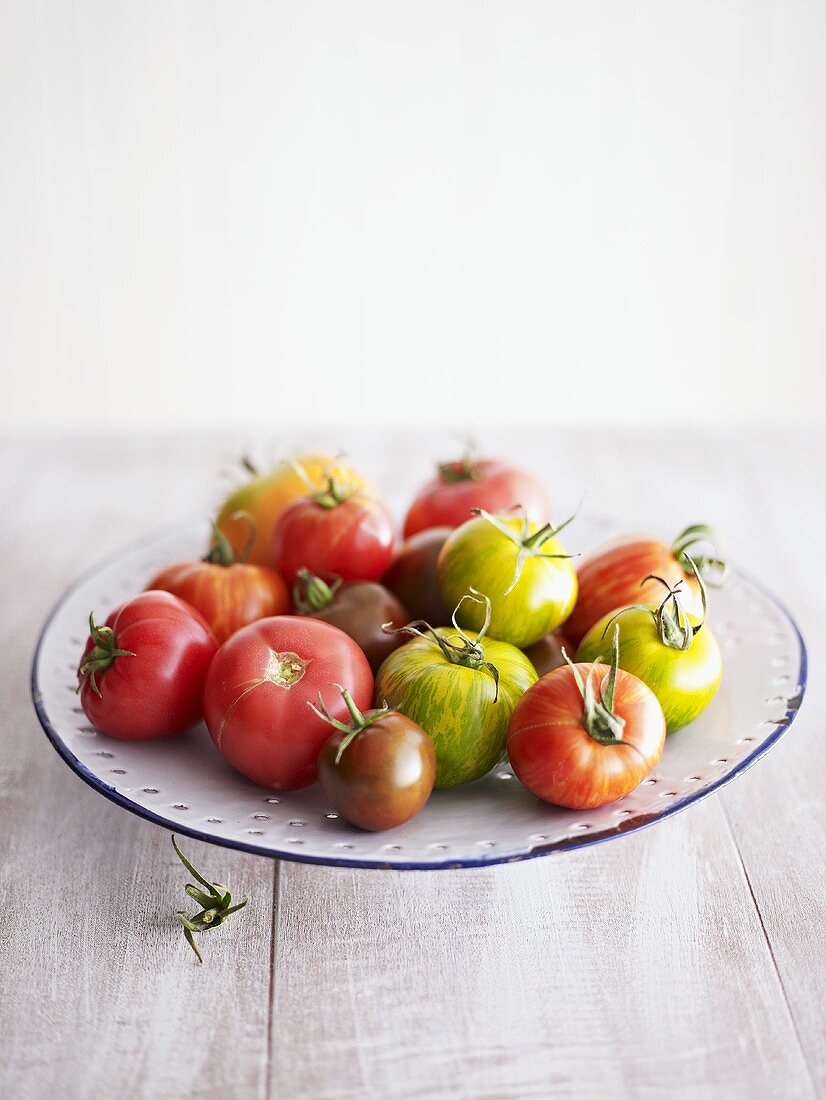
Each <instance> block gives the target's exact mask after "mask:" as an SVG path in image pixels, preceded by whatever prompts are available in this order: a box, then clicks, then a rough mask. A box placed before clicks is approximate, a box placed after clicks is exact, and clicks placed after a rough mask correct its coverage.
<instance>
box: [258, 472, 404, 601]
mask: <svg viewBox="0 0 826 1100" xmlns="http://www.w3.org/2000/svg"><path fill="white" fill-rule="evenodd" d="M393 544H394V532H393V521H392V519H391V517H390V513H389V512H388V511H387V509H386V508H385V506H384V505H383V504H382V503H381V501H379V500H377V499H376V498H375V497H369V496H367V495H365V494H364V493H353V494H352V495H351V496H349V497H347V498H346V499H345V500H343V501H341V503H339V504H336V505H335V506H334V507H325V506H324V505H323V504H320V503H319V502H318V501H317V500H315V499H314V498H313V497H304V498H302V499H301V500H298V501H296V502H295V503H294V504H291V505H290V507H289V508H287V510H286V511H285V512H284V513H283V515H282V516H281V518H280V519H279V521H278V523H277V524H276V528H275V536H274V540H273V555H274V558H275V563H276V566H277V568H278V571H279V572H280V573H281V575H282V576H283V578H284V580H285V581H286V582H287V584H289V585H293V584H295V580H296V577H297V575H298V570H299V569H309V570H310V572H311V573H321V574H324V573H335V574H337V575H338V576H340V577H341V578H342V579H343V580H345V581H357V580H368V581H372V580H378V579H379V577H380V576H381V575H382V573H384V571H385V570H386V569H387V567H388V565H389V564H390V561H391V559H392V557H393Z"/></svg>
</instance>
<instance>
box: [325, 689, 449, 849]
mask: <svg viewBox="0 0 826 1100" xmlns="http://www.w3.org/2000/svg"><path fill="white" fill-rule="evenodd" d="M342 697H343V698H344V702H345V703H346V704H347V707H348V708H349V711H350V721H349V722H340V721H339V720H338V719H337V718H333V717H332V716H331V714H330V713H329V711H328V710H327V707H326V706H325V705H324V703H323V702H321V701H320V706H319V708H318V709H316V708H315V707H313V709H314V710H315V711H316V714H318V716H319V717H320V718H323V719H324V720H325V721H327V722H329V724H330V725H331V726H332V727H333V728H334V730H335V732H334V733H333V734H332V736H331V737H329V738H328V739H327V740H326V741H325V742H324V744H323V745H322V747H321V752H320V753H319V756H318V779H319V782H320V783H321V789H322V790H323V791H324V793H325V794H326V795H327V798H328V799H329V800H330V803H331V804H332V806H333V807H334V809H336V810H338V812H339V813H340V814H341V816H342V817H344V818H346V820H347V821H349V822H350V824H351V825H358V827H359V828H360V829H370V830H378V829H392V828H394V827H395V826H396V825H402V824H403V823H404V822H405V821H409V820H410V818H411V817H415V815H416V814H417V813H418V812H419V810H421V808H422V806H424V804H425V802H427V800H428V798H430V792H431V791H432V790H433V783H434V780H435V778H436V754H435V752H434V751H433V742H432V741H431V740H430V738H429V737H428V736H427V734H426V733H425V732H424V730H423V729H422V727H421V726H419V725H417V724H416V723H415V722H414V721H413V720H412V718H408V717H406V715H404V714H399V712H398V711H396V710H389V709H388V708H387V707H382V708H381V709H379V710H368V711H367V712H366V713H364V714H362V712H361V711H360V710H359V708H358V707H357V706H356V705H355V703H354V702H353V700H352V698H351V696H350V693H349V691H347V690H346V689H345V690H344V691H342Z"/></svg>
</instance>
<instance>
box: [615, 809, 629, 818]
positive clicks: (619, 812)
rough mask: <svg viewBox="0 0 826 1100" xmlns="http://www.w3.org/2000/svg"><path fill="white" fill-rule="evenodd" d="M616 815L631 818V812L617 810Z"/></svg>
mask: <svg viewBox="0 0 826 1100" xmlns="http://www.w3.org/2000/svg"><path fill="white" fill-rule="evenodd" d="M616 815H617V817H630V816H631V810H617V811H616Z"/></svg>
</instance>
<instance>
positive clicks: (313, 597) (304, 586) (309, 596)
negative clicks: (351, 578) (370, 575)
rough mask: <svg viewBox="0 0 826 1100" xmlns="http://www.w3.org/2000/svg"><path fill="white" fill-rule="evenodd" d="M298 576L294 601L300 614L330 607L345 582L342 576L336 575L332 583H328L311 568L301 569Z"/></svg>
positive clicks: (294, 590) (308, 613)
mask: <svg viewBox="0 0 826 1100" xmlns="http://www.w3.org/2000/svg"><path fill="white" fill-rule="evenodd" d="M297 576H298V579H297V580H296V582H295V584H294V585H293V603H294V604H295V606H296V610H297V611H298V613H299V614H300V615H310V614H312V612H313V611H323V610H324V608H325V607H329V606H330V604H331V603H332V602H333V600H334V599H335V597H336V592H338V590H339V588H341V586H342V584H343V583H344V582H343V581H342V579H341V577H335V578H334V579H333V582H332V584H327V582H326V581H325V580H322V578H321V577H318V576H316V574H315V573H311V572H310V570H309V569H299V570H298V574H297Z"/></svg>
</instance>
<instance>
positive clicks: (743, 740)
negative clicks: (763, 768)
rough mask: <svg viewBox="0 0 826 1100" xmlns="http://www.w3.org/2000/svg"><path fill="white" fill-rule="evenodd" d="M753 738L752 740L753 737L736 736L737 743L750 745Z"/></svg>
mask: <svg viewBox="0 0 826 1100" xmlns="http://www.w3.org/2000/svg"><path fill="white" fill-rule="evenodd" d="M753 740H754V738H753V737H738V738H737V744H738V745H750V744H751V743H752V741H753Z"/></svg>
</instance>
